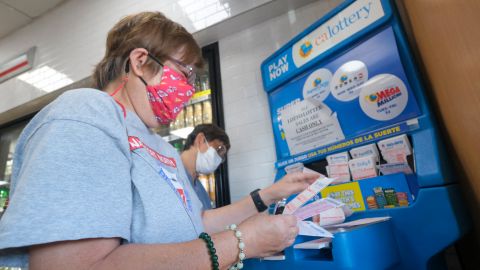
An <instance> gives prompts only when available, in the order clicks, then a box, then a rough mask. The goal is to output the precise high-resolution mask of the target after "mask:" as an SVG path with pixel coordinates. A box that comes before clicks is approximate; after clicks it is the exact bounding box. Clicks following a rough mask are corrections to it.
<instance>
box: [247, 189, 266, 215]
mask: <svg viewBox="0 0 480 270" xmlns="http://www.w3.org/2000/svg"><path fill="white" fill-rule="evenodd" d="M259 191H260V189H255V190H254V191H252V192H250V196H251V197H252V200H253V203H254V204H255V207H256V208H257V211H258V212H259V213H261V212H263V211H265V210H267V208H268V206H266V205H265V203H264V202H263V201H262V198H260V194H259V193H258V192H259Z"/></svg>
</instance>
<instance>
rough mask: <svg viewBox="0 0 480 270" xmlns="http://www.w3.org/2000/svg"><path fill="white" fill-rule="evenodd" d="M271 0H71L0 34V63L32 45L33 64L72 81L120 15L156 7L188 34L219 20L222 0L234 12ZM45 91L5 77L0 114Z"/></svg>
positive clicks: (95, 57) (86, 68) (87, 67)
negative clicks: (1, 37)
mask: <svg viewBox="0 0 480 270" xmlns="http://www.w3.org/2000/svg"><path fill="white" fill-rule="evenodd" d="M270 1H271V0H135V1H133V0H101V1H99V0H70V1H66V2H65V3H63V4H61V5H59V6H58V7H57V8H55V9H53V10H51V11H49V12H47V13H46V14H44V15H43V16H41V17H40V18H38V19H36V20H35V21H33V22H32V23H31V24H29V25H27V26H25V27H23V28H21V29H20V30H18V31H15V32H13V33H12V34H10V35H8V36H6V37H4V38H3V39H0V63H2V62H5V61H8V60H9V59H11V58H13V57H15V56H17V55H19V54H21V53H24V52H26V51H27V50H28V49H29V48H30V47H33V46H37V54H36V60H35V63H34V64H35V68H40V67H42V66H45V65H48V66H49V67H50V68H53V69H55V70H57V71H59V72H61V73H63V74H65V75H67V76H68V77H69V78H70V79H72V81H74V82H75V81H78V80H81V79H84V78H86V77H87V76H89V75H91V73H92V71H93V67H94V65H95V64H96V63H98V62H99V61H100V59H101V58H102V56H103V54H104V47H105V38H106V35H107V32H108V30H109V29H110V28H111V27H112V26H113V25H114V24H115V23H116V22H117V21H118V20H119V19H120V18H121V17H123V16H126V15H128V14H133V13H136V12H140V11H145V10H158V11H161V12H163V13H164V14H165V15H167V16H168V17H169V18H171V19H172V20H174V21H177V22H179V23H180V24H182V25H183V26H184V27H186V28H187V30H189V31H190V32H192V33H193V32H197V31H198V30H200V29H202V28H196V27H195V25H196V24H197V23H202V22H209V23H212V22H213V21H212V20H215V19H219V17H218V15H221V13H222V11H224V9H223V7H224V5H225V4H228V7H229V12H230V14H231V16H235V15H238V14H240V13H242V12H245V11H247V10H249V9H252V8H255V7H257V6H259V5H262V4H265V3H267V2H270ZM205 14H208V16H207V17H204V16H205ZM45 94H46V92H44V91H42V90H39V89H36V88H34V87H32V86H30V85H28V84H27V83H24V82H22V81H20V80H19V79H17V78H15V79H10V80H8V81H6V82H4V83H1V84H0V113H3V112H5V111H7V110H9V109H12V108H15V107H17V106H19V105H22V104H24V103H26V102H28V101H30V100H33V99H35V98H37V97H40V96H43V95H45Z"/></svg>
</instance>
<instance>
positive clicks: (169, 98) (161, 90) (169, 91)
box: [142, 65, 195, 124]
mask: <svg viewBox="0 0 480 270" xmlns="http://www.w3.org/2000/svg"><path fill="white" fill-rule="evenodd" d="M142 81H143V82H144V83H145V86H146V87H147V95H148V101H149V102H150V106H151V107H152V110H153V114H155V118H156V119H157V121H158V122H159V123H160V124H169V123H170V122H172V121H173V120H175V118H176V117H177V115H178V113H180V111H181V110H182V109H183V106H184V104H185V103H187V102H188V101H189V100H190V98H192V95H193V94H194V92H195V89H194V87H193V86H192V85H191V84H189V83H188V82H187V79H186V78H185V76H184V75H182V74H179V73H178V72H176V71H174V70H173V69H171V68H169V67H168V66H165V65H164V66H163V75H162V81H161V82H160V84H157V85H147V84H146V82H145V81H144V80H143V79H142Z"/></svg>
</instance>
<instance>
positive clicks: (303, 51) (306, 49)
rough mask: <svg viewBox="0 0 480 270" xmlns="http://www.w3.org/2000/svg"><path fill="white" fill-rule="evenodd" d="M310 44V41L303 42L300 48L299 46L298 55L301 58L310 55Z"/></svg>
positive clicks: (311, 47)
mask: <svg viewBox="0 0 480 270" xmlns="http://www.w3.org/2000/svg"><path fill="white" fill-rule="evenodd" d="M312 49H313V46H312V43H310V41H305V42H304V43H303V44H302V46H300V51H299V54H300V56H301V57H303V58H306V57H308V56H309V55H310V54H311V53H312Z"/></svg>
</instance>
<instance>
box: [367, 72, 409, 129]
mask: <svg viewBox="0 0 480 270" xmlns="http://www.w3.org/2000/svg"><path fill="white" fill-rule="evenodd" d="M360 96H361V98H360V99H359V101H360V107H361V108H362V110H363V112H365V114H366V115H368V116H369V117H370V118H373V119H375V120H379V121H388V120H391V119H393V118H395V117H397V116H399V115H400V114H401V113H402V112H403V110H404V109H405V107H406V106H407V103H408V91H407V87H406V86H405V83H403V81H402V80H401V79H400V78H398V77H397V76H395V75H392V74H380V75H377V76H375V77H373V78H371V79H370V80H369V81H368V82H367V83H366V84H365V86H364V87H362V90H361V93H360Z"/></svg>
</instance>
